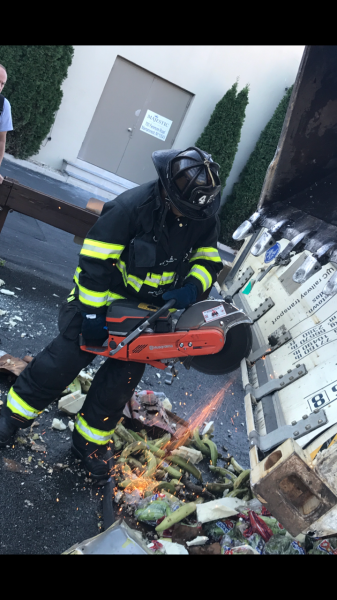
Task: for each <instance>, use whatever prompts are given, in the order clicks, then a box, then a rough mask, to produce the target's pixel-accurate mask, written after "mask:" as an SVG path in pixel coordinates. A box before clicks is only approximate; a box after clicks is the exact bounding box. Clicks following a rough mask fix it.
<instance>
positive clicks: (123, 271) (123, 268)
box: [116, 260, 127, 287]
mask: <svg viewBox="0 0 337 600" xmlns="http://www.w3.org/2000/svg"><path fill="white" fill-rule="evenodd" d="M116 267H117V269H118V271H120V272H121V274H122V277H123V281H124V285H125V287H126V286H127V274H126V264H125V262H124V261H123V260H119V261H118V262H117V263H116Z"/></svg>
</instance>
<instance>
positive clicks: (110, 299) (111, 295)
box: [107, 290, 126, 306]
mask: <svg viewBox="0 0 337 600" xmlns="http://www.w3.org/2000/svg"><path fill="white" fill-rule="evenodd" d="M115 300H126V298H125V296H120V295H119V294H114V292H110V290H109V291H108V299H107V306H110V304H111V302H114V301H115Z"/></svg>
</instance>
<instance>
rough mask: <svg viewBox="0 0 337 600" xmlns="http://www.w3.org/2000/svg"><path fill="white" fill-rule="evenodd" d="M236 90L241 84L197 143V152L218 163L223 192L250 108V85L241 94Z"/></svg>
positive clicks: (222, 103) (217, 108) (232, 90)
mask: <svg viewBox="0 0 337 600" xmlns="http://www.w3.org/2000/svg"><path fill="white" fill-rule="evenodd" d="M237 87H238V82H236V83H234V84H233V85H232V87H231V88H230V89H229V90H228V91H227V92H226V94H225V95H224V97H223V98H222V99H221V100H220V101H219V102H218V103H217V105H216V106H215V109H214V111H213V113H212V115H211V117H210V120H209V123H208V125H206V127H205V129H204V131H203V133H202V134H201V136H200V137H199V138H198V140H197V141H196V143H195V145H196V146H197V148H201V149H202V150H205V151H206V152H209V153H210V154H211V155H212V158H213V160H214V161H215V162H217V163H219V165H220V173H219V175H220V179H221V188H222V189H223V188H224V186H225V184H226V180H227V177H228V175H229V173H230V170H231V168H232V164H233V161H234V157H235V154H236V151H237V148H238V144H239V141H240V137H241V128H242V124H243V121H244V119H245V111H246V106H247V104H248V91H249V88H248V85H246V86H245V87H244V88H243V89H242V90H241V91H240V92H239V93H238V91H237Z"/></svg>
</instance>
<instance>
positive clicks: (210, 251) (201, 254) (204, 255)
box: [190, 246, 222, 262]
mask: <svg viewBox="0 0 337 600" xmlns="http://www.w3.org/2000/svg"><path fill="white" fill-rule="evenodd" d="M198 259H199V260H201V259H202V260H212V261H213V262H222V260H221V258H220V255H219V252H218V251H217V249H216V248H213V247H212V246H209V247H206V248H197V249H196V250H194V252H192V256H191V258H190V262H193V261H194V260H198Z"/></svg>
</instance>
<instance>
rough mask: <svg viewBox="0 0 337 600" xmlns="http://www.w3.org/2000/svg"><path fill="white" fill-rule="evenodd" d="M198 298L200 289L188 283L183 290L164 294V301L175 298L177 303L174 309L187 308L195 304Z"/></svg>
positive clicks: (179, 289)
mask: <svg viewBox="0 0 337 600" xmlns="http://www.w3.org/2000/svg"><path fill="white" fill-rule="evenodd" d="M197 296H198V288H197V286H196V285H193V283H186V285H184V286H183V287H182V288H178V289H176V290H172V291H171V292H165V294H163V299H164V300H166V302H167V301H168V300H171V298H174V299H175V300H176V303H175V305H174V308H178V309H180V308H187V306H189V305H190V304H193V303H194V302H195V301H196V299H197Z"/></svg>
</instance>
